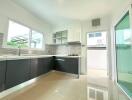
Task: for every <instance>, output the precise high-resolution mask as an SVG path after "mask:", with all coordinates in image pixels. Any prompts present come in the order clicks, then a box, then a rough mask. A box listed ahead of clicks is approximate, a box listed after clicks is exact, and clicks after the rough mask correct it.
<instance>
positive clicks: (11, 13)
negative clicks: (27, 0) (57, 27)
mask: <svg viewBox="0 0 132 100" xmlns="http://www.w3.org/2000/svg"><path fill="white" fill-rule="evenodd" d="M9 19H12V20H14V21H17V22H19V23H21V24H24V25H26V26H28V27H30V28H32V29H35V30H37V31H40V32H43V33H44V36H45V39H46V40H45V41H46V42H51V38H49V37H51V29H52V27H51V25H49V24H48V23H47V22H46V21H43V20H40V19H38V18H37V17H35V16H33V15H32V14H31V13H29V12H28V11H26V10H25V9H23V8H22V7H20V6H18V5H17V4H15V3H14V2H12V0H1V1H0V32H2V33H5V34H7V32H8V20H9Z"/></svg>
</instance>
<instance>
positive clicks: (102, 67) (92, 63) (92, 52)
mask: <svg viewBox="0 0 132 100" xmlns="http://www.w3.org/2000/svg"><path fill="white" fill-rule="evenodd" d="M107 65H108V64H107V32H106V31H99V32H90V33H87V74H88V75H89V76H92V77H108V74H107V73H108V68H107Z"/></svg>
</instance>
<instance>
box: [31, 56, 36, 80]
mask: <svg viewBox="0 0 132 100" xmlns="http://www.w3.org/2000/svg"><path fill="white" fill-rule="evenodd" d="M37 75H38V58H35V59H31V60H30V79H32V78H35V77H37Z"/></svg>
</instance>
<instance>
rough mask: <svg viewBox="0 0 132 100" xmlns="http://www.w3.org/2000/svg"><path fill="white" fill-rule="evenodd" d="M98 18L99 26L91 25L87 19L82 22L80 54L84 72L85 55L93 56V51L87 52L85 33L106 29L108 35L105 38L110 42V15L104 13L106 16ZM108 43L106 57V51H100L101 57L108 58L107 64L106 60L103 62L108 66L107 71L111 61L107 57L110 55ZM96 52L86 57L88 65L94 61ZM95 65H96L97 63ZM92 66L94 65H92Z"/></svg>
mask: <svg viewBox="0 0 132 100" xmlns="http://www.w3.org/2000/svg"><path fill="white" fill-rule="evenodd" d="M100 18H101V26H99V27H92V25H91V20H87V21H84V22H83V23H82V36H81V37H82V43H83V44H84V45H85V46H83V47H82V56H83V61H82V66H84V67H83V70H84V71H85V73H86V72H87V55H88V56H93V52H89V53H88V54H87V33H88V32H95V31H107V32H108V33H107V35H108V36H107V37H108V38H107V39H108V42H109V44H110V37H109V35H110V24H111V15H106V16H103V17H100ZM109 44H108V47H107V50H108V53H107V57H108V59H106V58H105V56H106V53H102V56H103V58H102V59H106V60H108V65H107V64H106V63H107V62H105V65H107V66H108V71H109V67H111V66H110V63H111V62H110V59H111V58H110V57H109V55H111V54H110V53H111V52H110V48H109V47H110V46H109ZM98 53H99V52H94V56H93V57H92V58H90V59H89V58H88V60H89V61H88V63H89V64H90V65H91V64H92V63H93V61H96V60H95V59H97V57H95V56H96V55H98ZM97 62H98V61H97ZM95 63H96V62H94V64H95ZM92 65H93V64H92ZM105 65H104V64H103V66H105ZM95 66H97V64H96V65H95ZM92 67H94V65H93V66H92ZM109 73H110V72H109Z"/></svg>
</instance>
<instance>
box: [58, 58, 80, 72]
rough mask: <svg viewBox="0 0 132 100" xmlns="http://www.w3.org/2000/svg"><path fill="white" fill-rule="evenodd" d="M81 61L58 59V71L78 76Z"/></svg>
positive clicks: (76, 59)
mask: <svg viewBox="0 0 132 100" xmlns="http://www.w3.org/2000/svg"><path fill="white" fill-rule="evenodd" d="M78 68H79V61H78V58H62V57H57V58H56V70H57V71H63V72H67V73H72V74H78Z"/></svg>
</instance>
